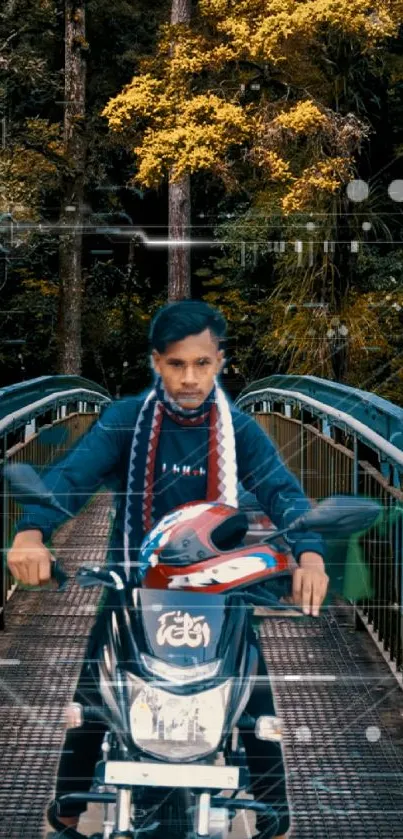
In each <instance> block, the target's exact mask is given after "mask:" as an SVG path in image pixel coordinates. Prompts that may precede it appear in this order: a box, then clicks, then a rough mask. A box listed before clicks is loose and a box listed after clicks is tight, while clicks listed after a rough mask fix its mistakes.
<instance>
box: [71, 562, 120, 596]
mask: <svg viewBox="0 0 403 839" xmlns="http://www.w3.org/2000/svg"><path fill="white" fill-rule="evenodd" d="M76 583H78V585H79V586H80V587H81V588H93V587H94V586H106V588H111V589H113V590H114V591H123V589H124V587H125V584H124V581H123V579H122V577H121V576H120V574H118V573H117V571H112V570H110V569H109V568H101V566H100V565H81V566H80V568H79V569H78V571H77V573H76Z"/></svg>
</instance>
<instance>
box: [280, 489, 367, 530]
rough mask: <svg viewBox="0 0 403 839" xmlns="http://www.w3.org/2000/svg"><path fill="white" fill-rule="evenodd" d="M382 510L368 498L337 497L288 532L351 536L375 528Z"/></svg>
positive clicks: (314, 509)
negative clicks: (309, 531)
mask: <svg viewBox="0 0 403 839" xmlns="http://www.w3.org/2000/svg"><path fill="white" fill-rule="evenodd" d="M381 511H382V508H381V506H380V505H379V504H377V503H376V502H375V501H372V500H371V499H369V498H358V497H357V496H350V495H335V496H333V497H331V498H325V500H324V501H321V502H320V503H319V504H318V505H317V506H316V507H314V508H313V509H312V510H309V511H308V512H307V513H305V514H304V515H303V516H300V517H299V518H298V519H296V520H295V521H293V523H292V524H291V525H290V527H288V528H287V531H293V530H315V531H316V532H317V533H322V534H323V535H324V536H326V535H329V536H334V534H335V533H337V535H338V536H340V537H341V538H343V536H350V535H351V534H353V533H358V532H359V531H361V530H368V529H369V528H370V527H372V525H373V524H375V522H376V520H377V518H378V516H379V515H380V513H381Z"/></svg>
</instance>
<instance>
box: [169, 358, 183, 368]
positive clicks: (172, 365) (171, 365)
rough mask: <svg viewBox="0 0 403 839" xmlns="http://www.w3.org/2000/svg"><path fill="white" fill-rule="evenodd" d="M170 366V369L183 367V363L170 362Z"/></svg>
mask: <svg viewBox="0 0 403 839" xmlns="http://www.w3.org/2000/svg"><path fill="white" fill-rule="evenodd" d="M168 364H169V366H170V367H182V362H181V361H177V360H176V359H174V360H173V361H169V362H168Z"/></svg>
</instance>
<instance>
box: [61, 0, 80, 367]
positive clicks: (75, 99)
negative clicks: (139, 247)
mask: <svg viewBox="0 0 403 839" xmlns="http://www.w3.org/2000/svg"><path fill="white" fill-rule="evenodd" d="M65 15H66V19H65V106H64V146H65V172H64V175H63V184H62V188H63V198H62V207H61V211H60V228H61V232H60V245H59V276H60V296H59V340H58V343H59V359H58V362H59V363H58V369H59V372H60V373H66V374H71V375H74V374H76V375H77V374H79V373H81V308H82V297H83V278H82V267H81V256H82V217H83V210H82V208H83V198H84V173H85V162H86V155H87V140H86V136H85V128H84V119H85V85H86V60H85V57H84V53H85V50H86V48H87V45H86V41H85V5H84V2H83V0H65Z"/></svg>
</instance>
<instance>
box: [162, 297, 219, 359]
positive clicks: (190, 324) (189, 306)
mask: <svg viewBox="0 0 403 839" xmlns="http://www.w3.org/2000/svg"><path fill="white" fill-rule="evenodd" d="M206 329H209V330H210V332H211V334H212V336H213V337H214V338H216V339H217V342H218V345H219V346H220V347H221V344H222V342H223V341H224V339H225V335H226V331H227V324H226V321H225V318H224V317H223V315H222V314H221V313H220V312H219V311H218V309H215V308H214V307H213V306H210V305H209V304H208V303H204V302H203V301H202V300H179V301H177V302H175V303H168V304H167V305H166V306H163V307H162V309H159V311H158V312H157V314H156V315H155V317H154V319H153V321H152V323H151V327H150V332H149V342H150V349H151V350H157V352H159V353H164V352H165V350H166V349H167V347H168V345H169V344H173V343H175V342H176V341H183V339H184V338H187V337H188V336H189V335H199V334H200V332H204V331H205V330H206Z"/></svg>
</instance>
